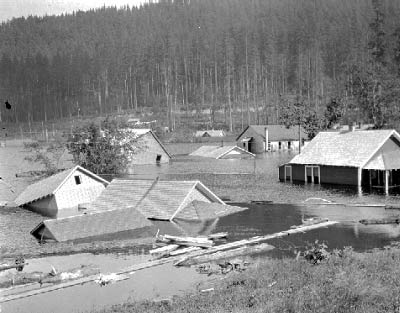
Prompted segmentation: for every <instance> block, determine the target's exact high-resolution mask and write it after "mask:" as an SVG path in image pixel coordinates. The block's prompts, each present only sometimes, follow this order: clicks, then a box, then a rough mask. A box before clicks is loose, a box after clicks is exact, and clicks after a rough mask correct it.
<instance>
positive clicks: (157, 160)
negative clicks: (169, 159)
mask: <svg viewBox="0 0 400 313" xmlns="http://www.w3.org/2000/svg"><path fill="white" fill-rule="evenodd" d="M156 162H157V163H160V162H161V154H157V157H156Z"/></svg>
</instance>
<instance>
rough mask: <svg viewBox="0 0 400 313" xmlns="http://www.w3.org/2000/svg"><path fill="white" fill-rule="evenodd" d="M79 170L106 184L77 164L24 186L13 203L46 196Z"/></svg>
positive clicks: (21, 202) (22, 203) (54, 191)
mask: <svg viewBox="0 0 400 313" xmlns="http://www.w3.org/2000/svg"><path fill="white" fill-rule="evenodd" d="M77 171H79V172H81V173H83V174H86V175H88V176H90V177H91V178H93V179H94V180H97V181H99V182H101V183H102V184H104V185H105V186H107V185H108V181H106V180H104V179H103V178H101V177H99V176H97V175H96V174H94V173H92V172H91V171H88V170H86V169H84V168H83V167H81V166H79V165H77V166H75V167H73V168H70V169H67V170H64V171H62V172H59V173H57V174H54V175H52V176H49V177H47V178H45V179H42V180H40V181H38V182H36V183H33V184H32V185H29V186H28V187H26V189H25V190H24V191H23V192H22V193H21V194H20V195H19V196H18V197H17V198H16V199H15V204H16V205H17V206H21V205H24V204H28V203H31V202H33V201H36V200H39V199H42V198H45V197H47V196H50V195H53V194H54V193H56V192H57V190H58V189H60V188H61V187H62V186H63V184H64V183H65V182H66V181H67V180H68V178H69V177H71V176H72V175H74V173H75V172H77Z"/></svg>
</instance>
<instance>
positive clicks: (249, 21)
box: [0, 0, 400, 129]
mask: <svg viewBox="0 0 400 313" xmlns="http://www.w3.org/2000/svg"><path fill="white" fill-rule="evenodd" d="M399 16H400V1H398V0H382V1H379V0H323V1H318V0H246V1H243V0H169V1H161V2H160V3H156V4H146V5H143V6H141V7H140V8H128V7H127V8H121V9H117V8H102V9H99V10H93V11H89V12H77V13H75V14H72V15H64V16H57V17H56V16H46V17H29V18H26V19H25V18H19V19H13V20H11V21H10V22H7V23H3V24H2V25H1V26H0V54H1V60H0V99H1V100H2V101H3V102H4V101H5V100H6V99H7V100H8V101H9V102H10V103H12V104H13V106H12V109H11V110H8V111H7V109H6V108H4V107H3V106H2V107H1V113H2V117H3V121H9V122H21V121H28V120H30V121H46V120H50V119H58V118H63V117H68V116H77V115H78V114H79V115H88V114H107V113H110V112H116V111H122V110H132V111H133V110H136V111H140V110H142V109H143V108H148V109H149V110H152V111H153V112H155V113H160V114H163V115H164V116H165V117H166V119H167V121H168V123H169V126H171V127H175V126H177V125H178V123H179V120H180V117H181V115H182V114H189V113H190V114H192V113H191V112H193V110H197V111H200V110H205V109H209V112H210V119H211V121H213V118H214V112H216V111H217V110H222V111H223V112H224V117H225V120H224V121H225V125H226V127H227V128H228V129H229V128H231V129H232V128H234V127H239V126H241V125H238V124H239V123H238V120H237V119H236V120H235V119H234V118H232V116H233V115H236V116H239V117H240V121H241V122H240V124H243V123H244V124H247V123H258V122H259V123H264V122H270V123H271V122H277V121H278V118H279V114H280V108H281V106H283V105H284V104H287V103H288V102H289V103H290V102H301V103H302V104H304V105H305V106H307V108H308V109H312V110H314V111H315V112H316V113H317V114H320V115H321V114H323V113H322V112H324V110H325V108H326V106H327V105H329V104H331V103H332V99H334V101H335V104H338V105H339V106H340V110H342V111H343V112H344V113H343V114H341V115H344V116H347V117H348V118H350V117H351V118H354V119H357V120H363V121H364V122H373V123H374V124H375V125H376V126H377V127H384V126H386V125H394V124H396V123H397V120H398V117H399V100H398V99H399V97H398V95H399V90H400V88H399V86H400V84H399V77H400V19H399ZM235 123H236V124H235Z"/></svg>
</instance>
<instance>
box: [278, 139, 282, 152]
mask: <svg viewBox="0 0 400 313" xmlns="http://www.w3.org/2000/svg"><path fill="white" fill-rule="evenodd" d="M278 149H279V150H281V149H282V142H280V141H279V143H278Z"/></svg>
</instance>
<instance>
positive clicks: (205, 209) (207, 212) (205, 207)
mask: <svg viewBox="0 0 400 313" xmlns="http://www.w3.org/2000/svg"><path fill="white" fill-rule="evenodd" d="M246 209H247V208H246V207H237V206H232V205H226V204H220V203H207V202H204V201H198V200H194V201H192V202H191V203H189V204H188V205H187V206H186V207H185V208H183V209H182V210H181V211H180V212H179V213H178V214H177V215H176V218H177V219H183V220H200V221H205V220H210V219H216V218H219V217H222V216H226V215H230V214H234V213H236V212H240V211H244V210H246Z"/></svg>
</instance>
